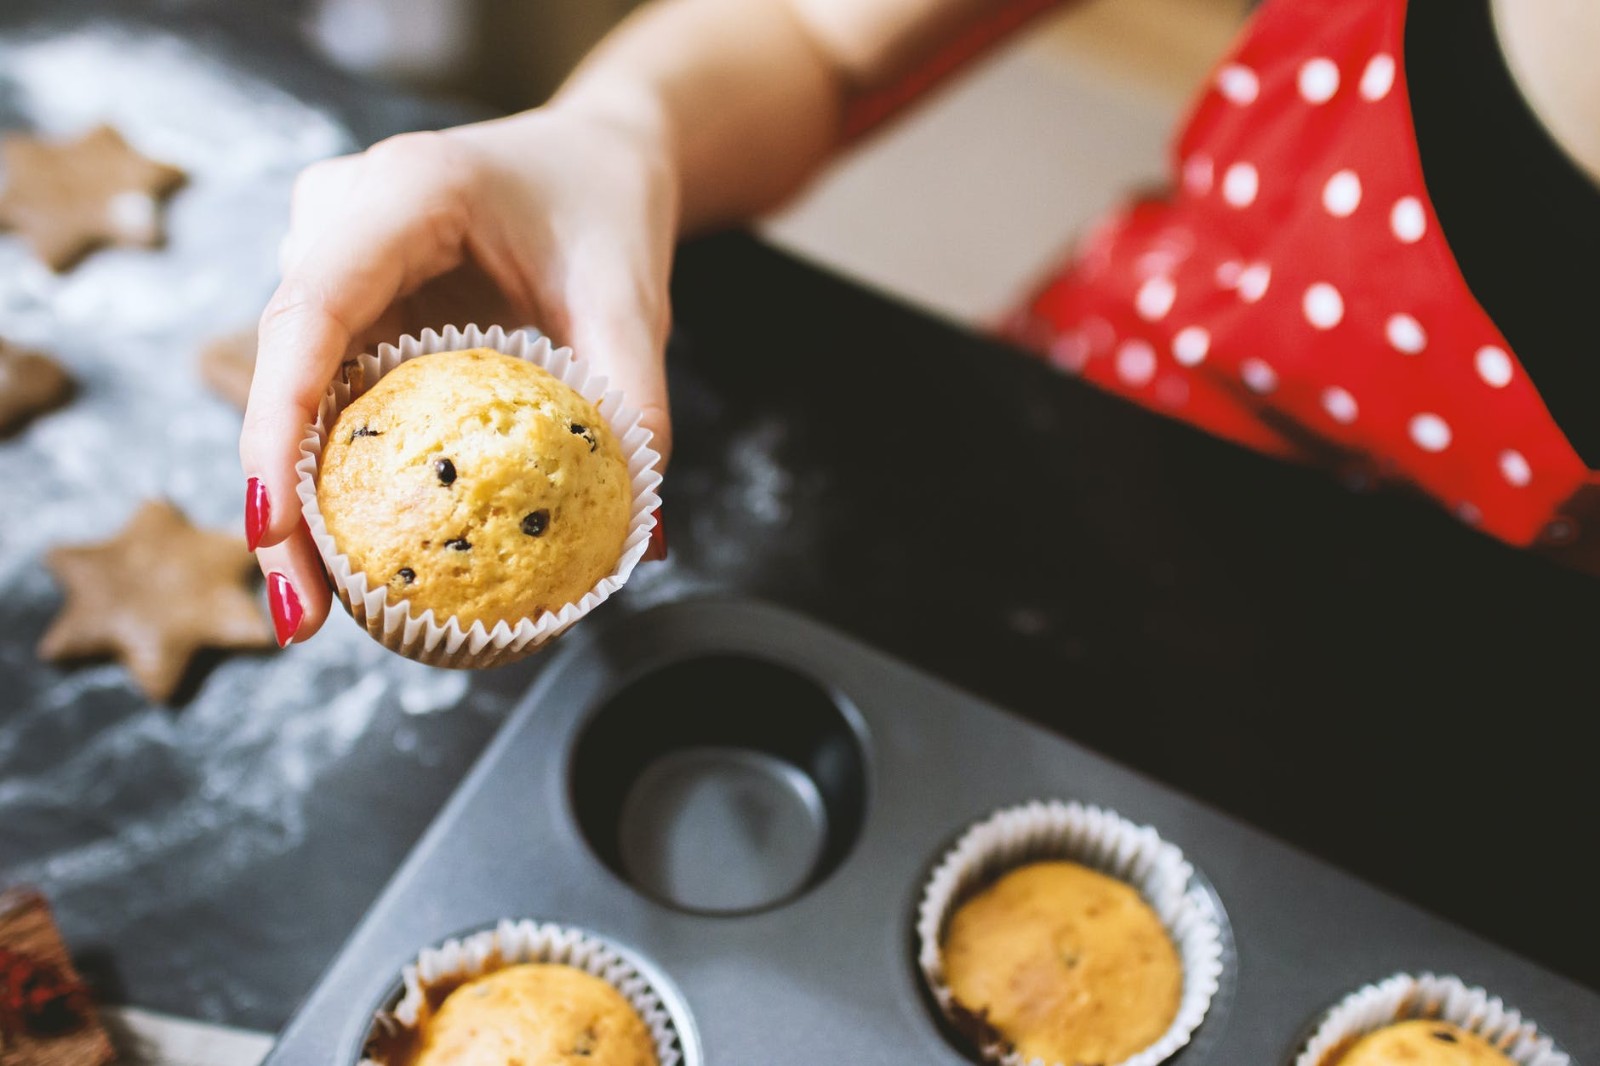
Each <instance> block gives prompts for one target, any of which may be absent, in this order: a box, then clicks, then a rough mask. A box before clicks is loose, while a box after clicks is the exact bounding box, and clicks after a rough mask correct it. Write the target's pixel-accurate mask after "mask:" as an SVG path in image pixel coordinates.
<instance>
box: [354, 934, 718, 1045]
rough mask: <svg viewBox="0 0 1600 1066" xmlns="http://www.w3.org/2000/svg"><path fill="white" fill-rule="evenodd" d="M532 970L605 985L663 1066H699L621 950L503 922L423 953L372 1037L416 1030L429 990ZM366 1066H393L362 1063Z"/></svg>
mask: <svg viewBox="0 0 1600 1066" xmlns="http://www.w3.org/2000/svg"><path fill="white" fill-rule="evenodd" d="M528 962H546V963H559V964H561V965H565V966H571V967H573V968H575V969H579V970H582V971H584V972H585V973H589V974H593V975H594V976H595V977H598V978H600V980H602V981H604V982H605V983H606V984H608V985H610V986H611V987H612V988H615V989H616V990H617V991H618V992H620V993H622V996H623V998H624V999H626V1000H627V1001H628V1003H629V1004H630V1005H631V1006H632V1007H633V1009H634V1011H635V1012H636V1013H637V1014H638V1015H639V1017H640V1018H641V1019H642V1020H643V1021H644V1024H645V1028H647V1029H648V1030H649V1031H650V1039H651V1041H652V1042H653V1043H654V1044H655V1051H656V1060H657V1062H658V1063H659V1064H660V1066H680V1064H682V1066H698V1063H697V1062H696V1061H695V1060H696V1056H695V1055H694V1053H693V1051H692V1050H689V1048H690V1047H692V1045H691V1044H690V1043H689V1041H688V1040H687V1039H686V1037H687V1034H683V1033H680V1032H679V1031H678V1024H677V1022H676V1021H674V1019H673V1017H672V1012H671V1011H670V1010H668V1008H667V1005H666V1001H665V999H664V998H663V995H662V993H661V991H660V990H658V989H657V988H656V986H655V984H654V983H653V982H652V980H651V979H650V978H649V977H647V976H645V974H643V973H641V972H640V969H639V966H638V965H636V964H635V963H634V962H633V961H632V960H631V959H629V958H628V956H627V955H626V954H625V953H624V952H623V951H622V950H621V949H620V948H618V947H616V946H615V945H613V944H610V943H608V942H606V941H605V940H604V939H602V938H601V937H598V936H596V935H595V934H593V933H590V932H588V931H587V930H583V929H578V928H575V927H573V926H565V925H556V924H553V923H549V922H535V921H531V920H529V919H526V918H525V919H523V920H521V921H511V920H510V919H505V920H503V921H501V922H500V923H499V924H498V925H496V926H495V927H494V928H493V929H485V930H483V931H482V932H479V933H473V934H472V935H470V936H466V937H462V938H460V939H453V940H447V941H445V942H444V943H443V944H440V945H438V946H437V947H430V948H426V949H424V950H423V951H422V953H421V954H419V955H418V956H417V958H416V961H414V962H412V963H411V964H410V965H408V966H406V967H405V968H404V969H403V970H402V971H401V974H400V980H401V983H402V985H403V986H404V989H405V990H404V992H402V993H401V996H400V1002H399V1003H397V1004H395V1006H394V1007H392V1008H390V1009H388V1010H383V1011H379V1012H378V1014H377V1015H376V1016H375V1017H374V1018H373V1021H372V1028H371V1030H369V1037H370V1036H379V1037H394V1036H395V1035H397V1034H398V1033H400V1032H402V1031H403V1030H407V1029H415V1028H416V1027H417V1025H418V1023H419V1021H420V1020H421V1019H422V1017H423V1013H424V1007H425V1005H426V1003H427V997H426V990H427V989H428V988H429V987H432V986H437V985H441V984H459V983H462V982H465V981H469V980H472V979H473V978H477V977H482V976H484V975H485V974H489V973H494V972H495V971H497V970H503V969H506V968H507V967H510V966H516V965H519V964H521V963H528ZM361 1066H390V1064H387V1063H380V1062H378V1061H376V1060H374V1059H371V1058H363V1059H362V1060H361Z"/></svg>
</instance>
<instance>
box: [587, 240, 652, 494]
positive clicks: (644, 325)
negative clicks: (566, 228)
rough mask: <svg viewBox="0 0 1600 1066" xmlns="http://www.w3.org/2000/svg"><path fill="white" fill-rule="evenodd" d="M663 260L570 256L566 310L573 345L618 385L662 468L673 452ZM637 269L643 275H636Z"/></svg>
mask: <svg viewBox="0 0 1600 1066" xmlns="http://www.w3.org/2000/svg"><path fill="white" fill-rule="evenodd" d="M667 268H668V265H667V263H666V262H665V261H663V262H661V263H659V264H654V263H652V264H648V265H646V266H644V267H642V268H638V267H634V266H632V265H630V264H627V263H624V262H622V261H620V259H619V258H613V257H612V256H610V255H603V256H596V257H593V258H589V259H587V260H586V259H585V258H584V257H583V256H581V255H580V256H577V257H575V258H574V262H573V271H572V277H571V279H570V283H569V284H570V288H569V290H568V296H567V301H566V303H567V310H568V313H569V317H570V320H571V323H572V325H571V336H570V338H569V340H570V343H571V344H572V347H573V350H574V351H576V352H577V353H579V354H580V355H583V356H585V357H586V358H589V359H593V360H594V361H595V365H596V366H597V367H598V368H599V369H600V371H601V372H602V373H604V374H605V375H606V378H607V379H608V381H609V384H610V387H612V388H616V389H620V390H622V394H623V396H624V397H625V398H626V401H627V404H628V406H629V407H633V408H635V409H637V410H638V411H639V412H640V415H641V422H642V423H643V425H644V427H645V428H646V429H648V430H650V432H651V433H652V435H653V440H652V442H651V446H652V447H654V448H655V449H656V451H658V452H660V453H661V465H662V468H663V469H664V468H665V467H666V465H667V462H668V460H669V459H670V458H671V456H672V418H671V411H670V408H669V405H668V400H667V372H666V359H665V356H666V352H665V349H666V343H667V331H668V329H669V328H670V325H671V309H670V306H669V304H668V302H667V277H666V271H667ZM641 272H642V273H643V274H644V276H642V277H641Z"/></svg>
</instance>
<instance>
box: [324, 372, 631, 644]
mask: <svg viewBox="0 0 1600 1066" xmlns="http://www.w3.org/2000/svg"><path fill="white" fill-rule="evenodd" d="M317 502H318V505H319V507H320V509H321V511H322V516H323V519H324V521H325V522H326V524H327V528H328V532H329V534H330V535H331V536H332V537H333V540H334V543H335V544H336V545H337V547H338V550H339V551H340V552H342V553H344V554H346V555H348V556H349V558H350V565H351V567H352V569H354V570H356V571H359V572H362V573H365V574H366V576H367V581H368V583H369V585H370V586H372V587H376V586H380V585H381V586H386V587H387V589H388V593H389V595H388V599H389V602H390V603H394V602H398V601H400V600H402V599H403V600H408V601H410V604H411V607H412V612H413V613H414V614H418V615H420V614H421V613H422V612H424V611H427V610H430V609H431V610H432V611H433V613H434V618H435V619H436V620H437V621H439V622H443V621H445V620H446V619H447V618H449V617H450V616H455V617H456V618H457V619H459V620H460V623H461V625H462V626H463V628H465V627H467V626H470V625H471V624H472V623H473V622H482V623H483V624H484V625H485V626H486V627H492V626H493V625H494V624H495V623H496V622H499V621H506V622H508V623H513V624H514V623H516V622H517V621H518V620H520V619H522V618H524V617H526V618H536V617H537V616H538V615H540V614H541V613H543V612H545V611H555V610H559V609H560V608H561V607H562V606H564V605H566V604H568V603H571V602H574V601H576V600H578V599H580V598H582V596H583V595H584V594H585V593H586V592H588V591H589V590H590V589H591V588H592V587H593V586H594V585H595V583H596V582H598V581H599V580H600V579H601V578H603V577H605V576H606V575H607V574H609V573H610V572H611V571H612V569H613V568H614V567H615V566H616V564H617V559H618V557H619V556H620V555H621V553H622V546H623V542H624V541H625V540H626V538H627V533H628V519H629V509H630V506H631V502H632V495H631V492H630V489H629V482H628V468H627V463H626V462H625V461H624V459H623V456H622V450H621V447H620V446H619V444H618V443H617V440H616V438H615V437H614V436H613V434H612V433H611V430H610V428H609V427H608V426H607V425H606V421H605V419H604V418H603V417H601V415H600V412H599V411H598V410H596V409H595V406H594V405H593V404H591V403H590V402H589V401H588V400H586V399H584V398H583V397H582V396H581V395H580V394H579V393H577V392H576V391H575V390H573V389H572V388H570V387H569V386H567V385H566V384H564V383H563V382H561V381H559V380H558V379H556V378H555V377H554V376H552V375H551V374H550V373H549V372H548V371H546V370H544V369H543V368H542V367H539V366H537V365H535V364H533V363H530V362H527V361H525V360H522V359H518V358H516V357H514V356H510V355H505V354H502V353H500V352H497V351H494V350H492V349H489V348H472V349H469V350H466V351H455V352H438V353H435V354H432V355H423V356H418V357H417V358H415V359H411V360H408V361H407V362H405V363H402V364H401V365H399V366H397V367H396V368H395V369H394V370H392V371H390V372H389V373H387V374H386V375H384V377H383V378H382V379H381V380H379V381H378V382H377V383H376V384H375V385H374V386H373V387H372V388H371V389H370V390H369V391H368V392H367V393H366V394H365V395H363V396H361V397H360V398H359V399H357V400H356V401H355V402H354V403H352V404H350V406H349V407H347V408H345V410H344V411H343V412H342V413H341V414H340V415H339V418H338V421H337V422H335V424H334V427H333V430H332V432H331V433H330V434H329V436H328V441H327V445H326V447H325V449H324V452H323V456H322V462H321V468H320V472H319V476H318V481H317Z"/></svg>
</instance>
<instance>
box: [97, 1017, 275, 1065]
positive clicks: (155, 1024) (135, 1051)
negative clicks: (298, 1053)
mask: <svg viewBox="0 0 1600 1066" xmlns="http://www.w3.org/2000/svg"><path fill="white" fill-rule="evenodd" d="M100 1013H101V1017H102V1018H103V1020H104V1021H105V1025H106V1028H107V1029H108V1030H110V1031H111V1034H112V1037H113V1039H114V1041H115V1043H116V1045H117V1050H118V1054H119V1058H118V1060H117V1061H118V1063H119V1064H120V1066H257V1064H258V1063H260V1062H261V1060H262V1059H264V1058H266V1057H267V1052H268V1051H270V1050H271V1049H272V1037H270V1036H268V1035H267V1034H265V1033H250V1032H245V1031H244V1030H242V1029H225V1028H223V1027H221V1026H217V1025H206V1024H204V1023H202V1022H191V1021H185V1020H183V1019H180V1018H170V1017H168V1016H166V1015H164V1014H153V1013H151V1012H150V1011H144V1010H139V1009H138V1008H137V1007H105V1008H102V1010H101V1012H100Z"/></svg>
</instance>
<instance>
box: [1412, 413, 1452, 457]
mask: <svg viewBox="0 0 1600 1066" xmlns="http://www.w3.org/2000/svg"><path fill="white" fill-rule="evenodd" d="M1409 428H1410V431H1411V440H1412V442H1413V443H1415V444H1416V446H1417V447H1419V448H1421V449H1422V450H1423V451H1425V452H1442V451H1444V450H1445V449H1446V448H1448V447H1450V427H1449V425H1447V424H1446V423H1445V420H1444V419H1442V418H1440V417H1439V416H1438V415H1435V414H1428V413H1427V412H1424V413H1422V414H1420V415H1416V416H1414V417H1413V418H1412V419H1411V425H1410V427H1409Z"/></svg>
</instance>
